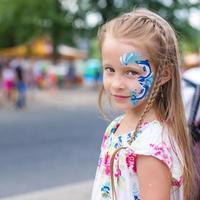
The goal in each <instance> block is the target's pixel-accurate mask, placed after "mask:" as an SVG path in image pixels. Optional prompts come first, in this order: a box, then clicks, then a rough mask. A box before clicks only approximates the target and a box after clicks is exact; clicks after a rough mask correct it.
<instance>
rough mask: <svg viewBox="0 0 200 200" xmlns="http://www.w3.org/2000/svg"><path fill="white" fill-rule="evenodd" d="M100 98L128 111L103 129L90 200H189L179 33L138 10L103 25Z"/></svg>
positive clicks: (188, 154) (191, 169) (188, 152)
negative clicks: (176, 34)
mask: <svg viewBox="0 0 200 200" xmlns="http://www.w3.org/2000/svg"><path fill="white" fill-rule="evenodd" d="M99 40H100V47H101V55H102V66H103V88H102V91H101V93H100V98H99V100H100V107H101V99H102V96H103V93H104V92H105V93H106V94H107V95H108V96H109V100H110V102H111V103H112V105H113V104H114V106H115V107H117V108H118V109H120V110H121V111H123V112H124V114H123V115H121V116H119V117H118V118H116V119H115V120H114V121H112V122H111V124H110V125H109V126H108V128H107V129H106V132H105V135H104V137H103V142H102V146H101V154H100V158H99V163H98V168H97V173H96V178H95V182H94V186H93V192H92V200H111V199H115V200H116V199H117V200H139V199H140V200H169V199H170V200H172V199H173V200H183V199H184V200H192V199H195V198H194V195H193V194H194V191H195V188H194V186H195V183H194V167H193V159H192V156H191V155H192V154H191V148H190V138H188V136H189V134H188V133H187V128H186V120H185V116H184V108H183V103H182V97H181V93H180V74H179V69H178V67H179V63H178V60H179V57H178V49H177V41H176V36H175V33H174V31H173V29H172V28H171V27H170V25H169V24H168V23H167V22H166V21H165V20H164V19H163V18H161V17H160V16H158V15H156V14H155V13H153V12H151V11H148V10H145V9H137V10H135V11H133V12H130V13H126V14H123V15H121V16H119V17H117V18H115V19H113V20H111V21H109V22H107V23H106V24H105V25H103V26H102V28H101V30H100V32H99Z"/></svg>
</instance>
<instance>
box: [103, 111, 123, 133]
mask: <svg viewBox="0 0 200 200" xmlns="http://www.w3.org/2000/svg"><path fill="white" fill-rule="evenodd" d="M123 117H124V115H120V116H118V117H116V118H115V119H114V120H112V121H111V122H110V124H109V125H108V126H107V128H106V131H105V135H107V136H108V135H110V133H111V132H115V130H116V129H117V127H118V125H119V123H120V121H121V120H122V118H123Z"/></svg>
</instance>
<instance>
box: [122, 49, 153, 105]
mask: <svg viewBox="0 0 200 200" xmlns="http://www.w3.org/2000/svg"><path fill="white" fill-rule="evenodd" d="M120 61H121V63H122V65H123V66H124V67H127V66H128V65H129V64H138V65H139V66H140V67H142V69H143V71H144V72H145V74H144V75H142V76H139V77H138V82H139V84H140V86H141V91H140V92H139V93H137V92H136V90H133V91H131V102H132V104H133V105H134V106H135V105H137V104H138V102H139V101H140V100H143V99H145V98H146V97H147V95H148V91H149V89H150V88H151V86H152V84H153V73H152V70H151V66H150V63H149V61H148V60H142V58H141V57H140V55H139V54H137V53H135V52H129V53H126V54H124V55H123V56H121V57H120Z"/></svg>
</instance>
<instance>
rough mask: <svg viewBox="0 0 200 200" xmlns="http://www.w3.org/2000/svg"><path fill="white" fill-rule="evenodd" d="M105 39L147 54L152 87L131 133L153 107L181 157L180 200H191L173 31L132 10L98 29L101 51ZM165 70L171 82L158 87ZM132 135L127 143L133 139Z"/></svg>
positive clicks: (191, 166) (149, 15) (142, 11)
mask: <svg viewBox="0 0 200 200" xmlns="http://www.w3.org/2000/svg"><path fill="white" fill-rule="evenodd" d="M108 35H110V36H112V37H114V38H116V39H125V40H128V41H129V42H130V43H131V41H133V42H136V44H138V45H139V46H140V47H141V48H142V50H145V51H147V52H148V55H149V58H150V62H151V63H153V65H154V66H156V75H155V79H154V84H153V86H152V88H151V91H150V93H149V96H148V101H147V104H146V107H145V109H144V111H143V113H142V115H141V117H140V119H139V121H138V124H137V126H136V129H135V133H136V132H137V131H138V129H139V127H140V126H141V124H142V122H143V120H144V117H145V115H146V114H147V113H148V111H149V110H150V109H151V108H152V106H156V107H157V108H158V111H159V113H158V114H159V116H160V117H161V118H164V119H165V121H166V123H167V125H168V126H169V127H170V130H171V133H172V134H173V135H171V136H172V137H173V138H174V140H175V141H176V143H177V144H178V146H179V148H180V151H181V154H182V158H183V177H184V200H191V199H194V198H195V197H194V196H192V194H194V188H195V186H196V182H195V178H194V176H195V175H194V174H195V170H194V169H195V167H194V161H193V157H192V151H191V139H190V137H189V133H188V129H187V125H186V119H185V113H184V107H183V102H182V95H181V82H180V72H179V52H178V45H177V39H176V35H175V32H174V30H173V29H172V28H171V26H170V25H169V24H168V23H167V22H166V21H165V20H164V19H163V18H161V17H160V16H158V15H157V14H155V13H153V12H151V11H149V10H146V9H136V10H134V11H133V12H130V13H125V14H123V15H121V16H119V17H117V18H115V19H113V20H111V21H109V22H107V23H106V24H104V25H103V26H102V27H101V29H100V31H99V42H100V47H102V45H103V43H104V41H105V38H106V36H108ZM144 41H145V42H144ZM166 69H167V70H169V72H170V76H171V79H170V80H169V81H168V82H166V83H164V84H163V85H162V84H161V80H162V78H163V75H164V73H165V71H166ZM103 93H104V88H103V87H102V89H101V91H100V94H99V106H100V108H102V96H103ZM135 133H134V134H133V136H132V140H131V141H130V143H131V142H132V141H133V140H134V139H135ZM112 168H113V166H111V172H112V170H113V169H112ZM111 175H112V174H111ZM112 179H113V178H112V177H111V184H112V187H114V185H113V183H114V181H113V180H112ZM113 192H115V190H113Z"/></svg>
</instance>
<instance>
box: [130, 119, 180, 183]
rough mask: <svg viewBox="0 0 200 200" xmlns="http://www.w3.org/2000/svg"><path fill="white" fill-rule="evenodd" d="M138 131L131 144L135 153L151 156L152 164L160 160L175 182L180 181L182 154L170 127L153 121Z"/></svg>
mask: <svg viewBox="0 0 200 200" xmlns="http://www.w3.org/2000/svg"><path fill="white" fill-rule="evenodd" d="M140 131H141V133H139V135H138V137H136V140H135V141H134V142H133V143H132V145H131V146H132V149H133V150H134V151H135V153H136V154H137V155H141V156H145V157H146V156H151V160H152V159H153V160H154V159H156V160H154V161H152V162H153V163H154V164H158V163H160V161H161V163H162V164H164V165H165V166H166V167H167V168H168V169H169V170H170V172H171V175H172V177H173V179H174V180H175V182H176V183H177V181H178V182H180V183H181V180H182V174H183V162H182V155H181V151H180V149H179V147H178V144H177V142H176V141H175V139H174V137H173V133H172V131H171V129H170V128H169V127H168V126H167V125H166V124H164V123H161V122H159V121H153V122H151V123H149V124H147V125H145V126H144V127H143V128H142V129H141V130H140ZM157 161H159V162H157Z"/></svg>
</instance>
